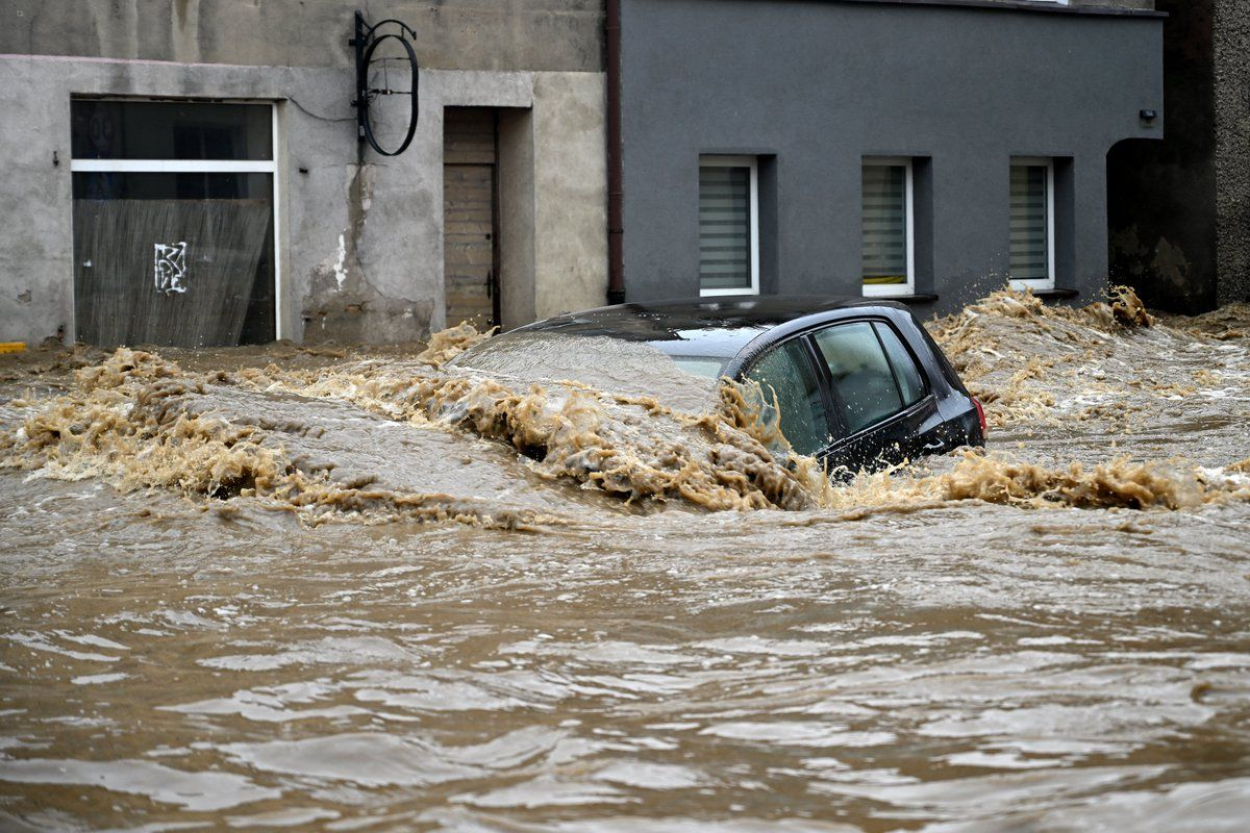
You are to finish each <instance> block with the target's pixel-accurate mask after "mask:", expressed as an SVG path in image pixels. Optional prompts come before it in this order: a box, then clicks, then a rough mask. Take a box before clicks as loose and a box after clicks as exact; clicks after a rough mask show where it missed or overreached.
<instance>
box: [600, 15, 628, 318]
mask: <svg viewBox="0 0 1250 833" xmlns="http://www.w3.org/2000/svg"><path fill="white" fill-rule="evenodd" d="M605 30H606V31H605V34H606V35H607V38H606V40H607V50H608V55H607V64H608V66H607V70H608V71H607V82H608V303H609V304H622V303H624V302H625V252H624V249H623V247H622V243H623V237H624V233H625V232H624V228H623V227H622V224H621V194H622V185H621V181H622V179H623V178H624V177H623V174H622V164H621V0H607V20H606V21H605Z"/></svg>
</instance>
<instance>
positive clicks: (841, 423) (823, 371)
mask: <svg viewBox="0 0 1250 833" xmlns="http://www.w3.org/2000/svg"><path fill="white" fill-rule="evenodd" d="M793 342H799V343H800V344H802V347H803V355H804V356H805V357H806V361H807V365H808V370H810V371H811V372H812V373H813V374H814V376H815V377H816V381H817V385H818V386H819V387H820V400H821V403H822V404H823V405H824V409H825V421H826V422H827V423H828V427H829V433H830V436H831V438H832V441H831V442H829V443H826V444H825V445H824V446H822V447H821V448H819V449H817V451H816V452H815V453H814V454H813V455H812V456H814V457H817V458H819V457H823V456H825V455H827V454H828V453H829V452H830V450H831V449H834V448H837V446H838V445H839V444H840V443H841V442H843V440H844V438H845V433H846V422H845V419H844V417H843V412H842V409H841V408H840V407H837V406H836V403H835V402H834V400H833V398H832V395H833V394H832V386H831V385H830V384H829V368H827V367H825V366H824V362H823V361H822V360H821V358H820V356H819V355H818V354H817V352H816V350H817V347H816V342H815V341H814V340H813V339H812V338H811V331H810V330H803V331H800V332H797V333H793V334H791V335H789V336H786V337H785V338H783V339H780V340H778V341H775V342H773V343H771V344H769V345H768V346H766V347H765V348H764V349H762V350H760V351H759V352H758V353H756V354H755V355H753V356H751V357H750V359H749V360H748V361H747V362H745V363H744V364H743V365H742V367H741V368H740V369H739V371H738V373H737V375H738V377H739V378H740V379H743V380H746V379H747V378H749V377H750V374H751V371H753V370H754V369H755V368H756V366H757V365H759V363H760V362H761V361H763V360H764V359H765V358H767V357H768V356H770V355H772V354H773V353H774V352H775V351H777V350H781V349H783V348H784V347H785V346H786V345H788V344H791V343H793ZM782 435H783V436H784V432H783V434H782ZM786 442H789V438H787V440H786Z"/></svg>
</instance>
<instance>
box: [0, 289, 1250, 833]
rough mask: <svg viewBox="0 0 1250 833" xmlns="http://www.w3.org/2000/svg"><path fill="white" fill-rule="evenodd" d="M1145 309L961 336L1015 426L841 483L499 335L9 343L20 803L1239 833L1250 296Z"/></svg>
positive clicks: (2, 669) (1000, 302)
mask: <svg viewBox="0 0 1250 833" xmlns="http://www.w3.org/2000/svg"><path fill="white" fill-rule="evenodd" d="M1146 323H1147V322H1146V321H1145V319H1144V315H1143V313H1142V312H1141V311H1140V310H1139V309H1136V308H1135V307H1134V306H1133V304H1131V303H1126V302H1124V301H1123V300H1122V301H1121V302H1120V303H1119V305H1118V306H1116V307H1114V308H1113V307H1112V306H1108V305H1106V304H1101V305H1095V306H1094V307H1091V308H1088V309H1086V310H1081V311H1068V310H1054V309H1050V308H1045V307H1042V306H1041V305H1040V302H1038V301H1036V300H1035V299H1033V298H1031V297H1029V296H1024V295H1012V294H1003V293H1000V294H996V295H994V296H991V297H990V298H989V299H987V300H985V301H983V302H982V303H981V304H979V305H977V306H975V307H972V308H970V309H969V310H967V311H965V312H964V313H962V314H961V315H960V316H957V317H952V318H949V319H945V320H941V321H936V322H931V323H930V329H931V331H932V332H933V333H934V335H935V337H936V338H937V340H938V341H939V342H940V343H941V344H942V345H943V347H944V349H946V351H947V353H948V355H949V356H950V358H951V359H952V361H953V362H954V363H955V365H956V366H957V367H958V369H959V371H960V373H961V375H962V376H963V378H964V380H965V382H966V383H967V384H968V386H969V388H970V389H971V391H972V392H973V393H974V394H975V395H977V396H978V397H980V398H981V399H982V400H983V401H984V402H985V403H986V411H987V416H988V419H989V423H990V427H991V430H990V434H989V438H988V442H987V449H986V452H987V453H986V455H969V456H965V455H963V454H956V455H953V456H950V457H944V458H937V459H931V460H927V461H922V462H921V463H920V464H918V465H917V466H916V467H914V468H911V469H906V470H903V471H899V472H895V473H893V474H875V475H870V474H863V475H861V476H859V477H858V478H856V479H855V480H854V481H853V482H851V483H850V484H849V485H847V486H841V487H832V486H829V485H827V483H826V482H825V481H824V480H823V478H821V477H820V476H819V475H818V474H817V473H815V472H813V471H811V470H809V469H806V468H804V467H802V466H799V467H796V468H788V467H786V466H784V465H780V464H778V463H777V462H776V461H774V460H773V459H772V458H771V457H770V456H769V454H768V452H767V450H766V449H765V447H764V446H763V445H762V444H761V443H760V442H759V439H760V438H759V437H758V436H757V434H758V432H756V431H755V428H754V427H753V426H752V425H751V424H750V421H749V420H744V419H743V418H742V415H741V414H740V413H735V412H734V411H733V409H732V408H731V407H729V403H730V401H729V400H728V399H726V404H722V405H720V406H719V407H718V406H717V404H716V403H715V401H714V396H713V397H712V401H711V404H709V409H710V410H709V411H708V412H705V413H696V412H694V411H693V410H690V405H689V402H688V401H687V400H686V399H682V400H681V401H680V402H677V403H675V400H674V398H675V397H677V396H679V395H681V394H682V393H683V392H682V391H680V390H677V389H676V388H673V389H671V390H670V388H669V386H670V385H675V384H676V383H675V382H674V381H673V379H671V378H668V377H665V376H663V374H658V375H657V377H656V379H657V381H656V382H655V383H654V386H650V387H649V386H648V385H641V386H638V389H632V387H633V386H636V385H637V384H638V377H637V376H636V375H635V374H633V373H632V372H630V373H623V374H622V378H623V380H624V381H623V382H622V385H623V387H621V388H619V389H616V390H613V389H611V388H610V387H608V386H609V385H610V384H612V382H611V380H610V379H608V380H606V381H605V380H604V379H602V378H598V379H595V380H594V382H595V383H594V384H593V385H590V384H589V383H587V382H585V380H579V381H564V382H562V381H561V380H562V379H565V378H566V372H567V376H572V375H573V374H574V372H575V371H576V369H577V368H576V367H572V366H570V367H566V368H561V369H560V372H559V373H558V374H556V375H554V377H552V378H547V377H542V376H540V375H538V374H536V373H535V372H523V371H525V370H526V369H524V368H518V367H515V366H513V367H511V370H512V372H511V373H510V374H508V375H503V376H498V377H487V376H484V375H483V374H481V373H478V372H476V371H473V370H471V369H467V368H460V367H456V366H455V364H454V363H453V364H452V365H451V366H447V365H445V364H444V362H445V361H446V359H449V358H450V357H451V356H453V355H454V354H455V353H456V352H457V350H458V349H459V348H460V347H462V346H464V344H465V343H468V342H469V341H472V338H470V337H467V336H465V335H464V334H460V335H459V336H457V335H456V334H452V335H451V336H447V337H445V338H443V339H441V340H440V339H439V338H438V337H436V343H434V344H432V345H431V350H430V351H429V352H427V353H425V354H423V355H422V356H417V355H416V354H415V352H407V353H404V352H400V351H391V352H380V353H377V354H376V355H374V354H359V353H357V352H355V351H351V350H349V351H344V354H343V355H337V354H334V353H331V352H328V351H323V352H321V353H319V354H318V353H315V352H312V351H301V350H299V349H298V348H295V347H291V346H276V347H273V348H266V349H265V350H256V351H253V352H252V353H247V352H243V351H217V352H215V353H214V352H210V353H206V354H194V353H178V352H176V351H169V352H168V353H166V352H165V351H160V355H149V354H146V353H140V352H131V351H126V350H122V351H118V352H117V353H115V354H114V353H108V352H101V351H90V350H80V351H79V352H76V353H72V354H60V355H53V354H50V353H49V354H37V355H34V356H31V357H28V358H27V359H25V360H24V361H16V360H15V361H13V362H11V363H9V364H5V365H3V366H0V432H2V433H0V828H3V829H5V830H66V829H71V830H73V829H91V830H94V829H109V830H113V829H120V830H145V831H160V830H175V829H177V830H184V829H201V828H202V829H220V828H223V827H229V828H240V829H247V828H252V829H274V828H289V829H309V830H335V831H338V830H442V829H448V830H472V831H664V830H674V831H676V830H681V831H686V830H693V831H712V830H716V831H732V832H733V833H738V832H739V831H765V830H767V831H774V830H777V831H856V830H859V831H891V830H930V831H977V832H978V833H979V832H980V831H1004V830H1013V831H1066V830H1187V831H1241V830H1244V829H1246V819H1248V818H1250V434H1248V432H1247V427H1246V425H1247V419H1248V418H1250V308H1247V307H1245V306H1241V307H1233V308H1226V309H1225V310H1222V311H1219V312H1217V313H1213V314H1210V315H1208V316H1205V317H1201V318H1198V319H1182V318H1168V319H1164V320H1159V321H1155V322H1154V323H1153V325H1152V326H1147V325H1146ZM593 364H594V362H593V361H592V360H591V359H589V358H587V359H586V360H585V361H583V362H580V363H579V365H582V366H592V365H593ZM626 366H631V367H632V365H628V363H626ZM529 370H531V371H532V369H529ZM648 390H649V391H650V392H651V393H652V394H654V398H651V397H648V396H644V395H643V394H644V393H645V392H647V391H648Z"/></svg>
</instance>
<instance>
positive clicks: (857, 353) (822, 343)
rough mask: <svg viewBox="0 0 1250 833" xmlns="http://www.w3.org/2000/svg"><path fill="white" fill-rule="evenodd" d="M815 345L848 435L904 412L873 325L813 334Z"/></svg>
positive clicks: (861, 323)
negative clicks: (840, 409) (828, 376)
mask: <svg viewBox="0 0 1250 833" xmlns="http://www.w3.org/2000/svg"><path fill="white" fill-rule="evenodd" d="M816 345H817V347H819V348H820V355H821V356H822V357H823V358H824V360H825V364H826V365H828V367H829V375H830V378H831V379H832V381H833V386H834V388H835V389H836V391H837V392H838V395H839V397H840V398H841V400H842V409H843V417H844V419H845V420H846V428H847V431H848V432H849V433H851V434H854V433H856V432H858V431H862V430H863V429H865V428H867V427H868V426H870V425H873V424H874V423H877V422H880V421H881V420H883V419H886V418H887V417H889V416H892V415H894V414H896V413H898V412H899V411H901V410H902V409H903V400H902V397H901V396H900V395H899V387H898V385H896V384H895V383H894V372H893V371H892V370H891V368H890V363H889V361H888V360H887V359H886V356H885V352H884V351H883V350H882V347H881V342H880V341H879V340H878V339H877V335H876V333H875V331H874V328H873V326H872V324H870V323H869V322H867V321H857V322H854V323H851V324H839V325H837V326H834V327H830V328H829V329H827V330H822V331H820V332H819V333H817V334H816ZM900 346H901V345H900Z"/></svg>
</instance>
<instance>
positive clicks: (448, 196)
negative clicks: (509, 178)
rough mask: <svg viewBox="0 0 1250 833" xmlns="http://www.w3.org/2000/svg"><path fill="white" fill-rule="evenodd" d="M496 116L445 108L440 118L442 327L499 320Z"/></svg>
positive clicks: (488, 324) (490, 111) (482, 111)
mask: <svg viewBox="0 0 1250 833" xmlns="http://www.w3.org/2000/svg"><path fill="white" fill-rule="evenodd" d="M496 125H497V120H496V113H495V111H494V110H493V109H490V108H486V107H448V108H447V109H446V110H445V111H444V120H443V276H444V292H445V295H446V302H447V326H449V327H454V326H455V325H457V324H459V323H460V322H462V321H468V322H469V323H471V324H473V325H474V326H475V327H477V328H478V329H479V330H486V329H489V328H490V327H493V326H495V325H496V324H498V323H499V233H498V225H499V198H498V194H499V190H498V176H497V172H498V167H497V160H498V153H497V147H498V142H497V138H496V137H497V135H498V131H497V129H496Z"/></svg>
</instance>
